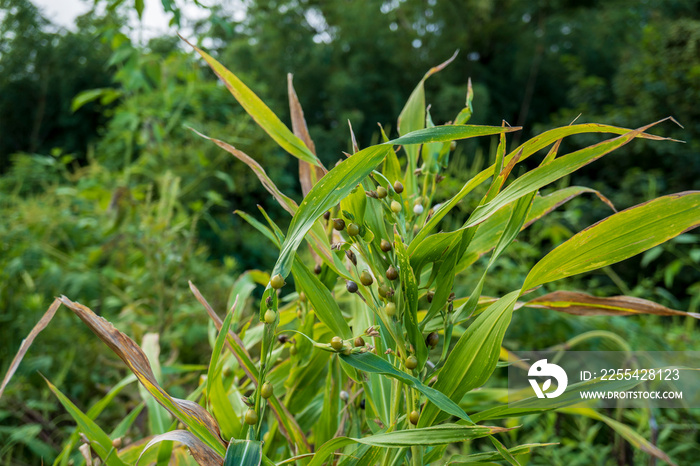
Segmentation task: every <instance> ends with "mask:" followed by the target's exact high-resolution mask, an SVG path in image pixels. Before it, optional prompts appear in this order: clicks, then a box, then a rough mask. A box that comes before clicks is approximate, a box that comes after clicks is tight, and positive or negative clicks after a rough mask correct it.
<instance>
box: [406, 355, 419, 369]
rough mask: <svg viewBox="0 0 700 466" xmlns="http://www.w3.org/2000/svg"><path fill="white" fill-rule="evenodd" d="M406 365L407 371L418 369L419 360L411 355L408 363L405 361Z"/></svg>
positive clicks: (407, 360) (407, 359)
mask: <svg viewBox="0 0 700 466" xmlns="http://www.w3.org/2000/svg"><path fill="white" fill-rule="evenodd" d="M404 364H405V365H406V369H411V370H413V369H415V368H416V367H418V359H417V358H416V357H415V356H413V355H411V356H409V357H407V358H406V361H404Z"/></svg>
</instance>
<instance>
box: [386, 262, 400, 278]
mask: <svg viewBox="0 0 700 466" xmlns="http://www.w3.org/2000/svg"><path fill="white" fill-rule="evenodd" d="M386 278H388V279H389V280H396V279H397V278H399V271H398V270H396V268H394V266H393V265H390V266H389V268H388V269H386Z"/></svg>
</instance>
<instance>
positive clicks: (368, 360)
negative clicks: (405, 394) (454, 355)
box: [340, 353, 471, 423]
mask: <svg viewBox="0 0 700 466" xmlns="http://www.w3.org/2000/svg"><path fill="white" fill-rule="evenodd" d="M340 358H341V359H342V360H343V361H345V362H346V363H348V364H350V365H351V366H352V367H354V368H355V369H357V370H360V371H364V372H369V373H375V374H383V375H386V376H389V377H392V378H394V379H397V380H400V381H401V382H403V383H405V384H406V385H408V386H410V387H412V388H414V389H416V390H418V391H419V392H421V393H422V394H423V395H425V396H426V397H427V398H428V399H429V400H430V401H431V402H432V403H433V404H434V406H436V407H437V408H439V409H441V410H443V411H445V412H446V413H449V414H452V415H453V416H457V417H458V418H460V419H463V420H464V421H466V422H469V423H471V419H469V416H468V415H467V413H465V412H464V410H462V408H460V407H459V406H458V405H457V404H456V403H455V402H454V401H452V400H450V399H449V398H448V397H447V396H445V395H444V394H443V393H441V392H439V391H437V390H435V389H434V388H431V387H428V386H426V385H423V384H422V383H421V381H420V380H418V379H417V378H415V377H413V376H412V375H410V374H407V373H405V372H401V371H399V370H397V369H396V368H395V367H394V366H392V365H391V364H390V363H389V361H387V360H385V359H382V358H381V357H379V356H377V355H376V354H372V353H356V354H350V355H344V354H341V355H340ZM421 418H422V416H421Z"/></svg>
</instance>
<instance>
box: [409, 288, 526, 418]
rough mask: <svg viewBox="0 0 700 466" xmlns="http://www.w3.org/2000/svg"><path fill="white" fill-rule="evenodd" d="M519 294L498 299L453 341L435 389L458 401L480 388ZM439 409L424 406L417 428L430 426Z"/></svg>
mask: <svg viewBox="0 0 700 466" xmlns="http://www.w3.org/2000/svg"><path fill="white" fill-rule="evenodd" d="M518 295H519V290H518V291H513V292H511V293H509V294H507V295H506V296H504V297H502V298H501V299H499V300H498V301H496V302H495V303H493V304H492V305H491V306H489V307H488V308H487V309H486V310H485V311H484V312H483V313H481V314H479V316H478V317H477V318H476V320H475V321H474V322H473V323H472V324H471V325H470V326H469V328H467V330H466V331H465V332H464V334H463V335H462V336H461V337H460V339H459V340H458V341H457V344H456V345H455V347H454V349H453V350H452V352H451V353H450V354H449V356H448V357H447V361H446V362H445V365H444V367H443V369H442V370H441V371H440V374H439V376H438V380H437V382H435V385H434V387H435V389H436V390H439V391H440V392H441V393H444V394H445V395H447V396H448V397H449V398H450V399H451V400H452V401H453V402H459V401H460V400H461V399H462V397H463V396H464V394H465V393H467V392H468V391H469V390H472V389H474V388H477V387H480V386H481V385H483V384H484V383H485V382H486V381H487V380H488V378H489V377H490V376H491V374H492V373H493V371H494V369H495V368H496V363H497V362H498V356H499V354H500V350H501V344H502V342H503V336H504V334H505V331H506V329H507V328H508V324H510V318H511V316H512V314H513V307H514V306H515V302H516V301H517V298H518ZM438 408H439V407H438V406H435V405H434V404H432V403H428V404H427V405H426V407H425V408H424V409H423V412H422V413H421V416H420V421H418V427H425V426H430V425H432V424H433V423H435V421H436V420H438V415H439V409H438Z"/></svg>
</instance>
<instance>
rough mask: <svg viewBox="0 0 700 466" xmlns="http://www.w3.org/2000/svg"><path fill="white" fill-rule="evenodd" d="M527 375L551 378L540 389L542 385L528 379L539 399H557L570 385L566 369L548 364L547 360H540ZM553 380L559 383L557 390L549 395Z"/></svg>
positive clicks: (535, 380)
mask: <svg viewBox="0 0 700 466" xmlns="http://www.w3.org/2000/svg"><path fill="white" fill-rule="evenodd" d="M527 375H528V376H529V377H549V378H548V379H547V380H545V381H544V383H543V384H542V388H540V384H539V382H538V381H537V379H533V378H528V381H529V382H530V385H532V389H533V390H535V394H536V395H537V398H544V397H545V396H546V397H547V398H556V397H558V396H559V395H561V394H562V393H564V390H566V386H567V384H568V383H569V378H568V377H567V376H566V372H564V369H562V368H561V367H560V366H558V365H556V364H550V363H548V362H547V360H546V359H540V360H539V361H537V362H536V363H534V364H533V365H532V366H531V367H530V370H529V371H528V373H527ZM552 378H554V379H555V380H556V381H557V389H556V390H554V391H553V392H550V393H547V390H549V388H550V387H551V386H552Z"/></svg>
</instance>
